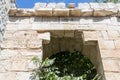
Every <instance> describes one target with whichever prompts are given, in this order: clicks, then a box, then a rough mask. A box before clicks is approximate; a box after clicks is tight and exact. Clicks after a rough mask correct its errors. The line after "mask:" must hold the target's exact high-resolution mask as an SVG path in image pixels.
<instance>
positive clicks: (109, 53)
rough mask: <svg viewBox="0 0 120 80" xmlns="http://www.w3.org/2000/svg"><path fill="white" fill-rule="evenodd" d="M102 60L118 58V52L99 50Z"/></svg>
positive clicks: (119, 54)
mask: <svg viewBox="0 0 120 80" xmlns="http://www.w3.org/2000/svg"><path fill="white" fill-rule="evenodd" d="M100 52H101V57H102V58H120V50H101V51H100Z"/></svg>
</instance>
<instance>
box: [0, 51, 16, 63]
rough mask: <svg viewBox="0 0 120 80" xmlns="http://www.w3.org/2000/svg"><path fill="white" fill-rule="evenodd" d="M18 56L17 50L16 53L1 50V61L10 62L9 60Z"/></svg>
mask: <svg viewBox="0 0 120 80" xmlns="http://www.w3.org/2000/svg"><path fill="white" fill-rule="evenodd" d="M17 54H18V52H17V51H16V50H14V51H13V50H10V49H4V50H1V54H0V60H8V59H10V58H12V57H14V56H15V55H17ZM6 62H7V61H6ZM9 64H10V63H9Z"/></svg>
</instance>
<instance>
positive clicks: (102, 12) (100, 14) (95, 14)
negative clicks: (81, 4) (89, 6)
mask: <svg viewBox="0 0 120 80" xmlns="http://www.w3.org/2000/svg"><path fill="white" fill-rule="evenodd" d="M104 12H105V10H102V9H96V10H94V13H93V16H99V17H100V16H106V14H105V13H104Z"/></svg>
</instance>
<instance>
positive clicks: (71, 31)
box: [64, 30, 75, 38]
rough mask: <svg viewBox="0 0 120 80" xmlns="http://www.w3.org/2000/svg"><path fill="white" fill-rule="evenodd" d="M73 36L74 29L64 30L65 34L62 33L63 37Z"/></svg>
mask: <svg viewBox="0 0 120 80" xmlns="http://www.w3.org/2000/svg"><path fill="white" fill-rule="evenodd" d="M74 36H75V34H74V30H65V35H64V37H71V38H74Z"/></svg>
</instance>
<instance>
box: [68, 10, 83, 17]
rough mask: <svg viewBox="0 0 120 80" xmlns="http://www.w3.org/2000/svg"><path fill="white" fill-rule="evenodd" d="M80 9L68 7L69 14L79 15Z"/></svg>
mask: <svg viewBox="0 0 120 80" xmlns="http://www.w3.org/2000/svg"><path fill="white" fill-rule="evenodd" d="M81 14H82V12H81V9H70V16H81Z"/></svg>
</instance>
